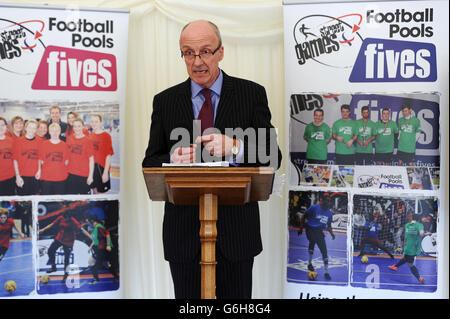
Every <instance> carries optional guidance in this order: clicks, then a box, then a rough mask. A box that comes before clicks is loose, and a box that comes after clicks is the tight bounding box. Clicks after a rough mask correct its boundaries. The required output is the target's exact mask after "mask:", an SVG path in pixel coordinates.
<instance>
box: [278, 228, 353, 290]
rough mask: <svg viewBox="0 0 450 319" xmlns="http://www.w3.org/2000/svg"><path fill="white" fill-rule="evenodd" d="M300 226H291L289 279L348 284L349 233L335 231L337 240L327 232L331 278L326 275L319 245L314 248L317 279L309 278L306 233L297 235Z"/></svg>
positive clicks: (323, 283)
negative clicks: (328, 278) (326, 277)
mask: <svg viewBox="0 0 450 319" xmlns="http://www.w3.org/2000/svg"><path fill="white" fill-rule="evenodd" d="M297 230H298V228H289V251H288V265H287V266H288V267H287V280H288V282H293V283H302V284H320V285H337V286H346V285H348V261H347V249H346V247H347V234H345V233H338V232H334V234H335V235H336V238H335V240H332V239H331V236H330V234H329V233H328V232H325V242H326V244H327V251H328V272H329V274H330V275H331V280H327V279H325V277H324V271H323V261H322V254H321V253H320V250H319V248H318V247H317V245H316V246H315V248H314V254H313V260H312V264H313V266H314V268H315V270H316V271H317V279H316V280H315V281H311V280H309V279H308V277H307V274H308V268H307V266H308V245H309V241H308V239H307V238H306V233H305V231H303V234H302V235H301V236H298V235H297Z"/></svg>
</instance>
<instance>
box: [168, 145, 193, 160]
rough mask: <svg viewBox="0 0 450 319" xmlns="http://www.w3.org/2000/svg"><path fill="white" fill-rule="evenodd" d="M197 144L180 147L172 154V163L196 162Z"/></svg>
mask: <svg viewBox="0 0 450 319" xmlns="http://www.w3.org/2000/svg"><path fill="white" fill-rule="evenodd" d="M196 148H197V144H191V145H190V146H189V147H178V148H176V149H175V150H174V152H173V154H172V163H177V164H180V163H194V162H195V150H196Z"/></svg>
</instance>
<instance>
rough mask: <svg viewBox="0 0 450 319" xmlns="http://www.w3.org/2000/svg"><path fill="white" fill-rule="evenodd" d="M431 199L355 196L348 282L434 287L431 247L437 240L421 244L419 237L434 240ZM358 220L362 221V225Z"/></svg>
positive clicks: (412, 289) (420, 289) (416, 289)
mask: <svg viewBox="0 0 450 319" xmlns="http://www.w3.org/2000/svg"><path fill="white" fill-rule="evenodd" d="M436 202H437V198H435V197H431V196H423V197H422V196H388V195H382V196H381V195H379V196H375V195H360V194H355V195H354V196H353V214H355V215H354V217H353V220H354V223H353V261H352V265H351V275H350V276H351V280H350V284H351V286H352V287H360V288H376V289H389V290H399V291H408V292H434V291H436V289H437V265H438V263H437V261H438V258H437V254H435V253H433V251H434V252H436V251H437V246H438V245H439V241H437V240H435V242H434V243H431V245H432V247H431V246H428V247H426V245H423V238H424V237H425V238H430V241H431V237H432V236H433V237H434V238H438V237H437V233H436V229H437V223H438V216H437V213H438V211H437V210H438V206H437V205H434V203H436ZM357 219H358V220H361V219H362V220H365V221H366V222H365V223H364V226H361V223H357V222H356V220H357ZM367 220H369V221H368V222H367ZM424 247H425V248H424ZM404 264H408V265H409V267H402V266H403V265H404Z"/></svg>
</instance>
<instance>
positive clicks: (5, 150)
mask: <svg viewBox="0 0 450 319" xmlns="http://www.w3.org/2000/svg"><path fill="white" fill-rule="evenodd" d="M12 152H13V140H12V138H11V137H9V136H5V139H3V140H0V181H4V180H7V179H10V178H13V177H14V175H15V173H14V165H13V157H12Z"/></svg>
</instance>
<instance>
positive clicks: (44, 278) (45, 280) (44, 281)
mask: <svg viewBox="0 0 450 319" xmlns="http://www.w3.org/2000/svg"><path fill="white" fill-rule="evenodd" d="M49 281H50V277H49V276H48V275H42V276H41V282H42V283H43V284H44V285H45V284H48V282H49Z"/></svg>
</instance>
